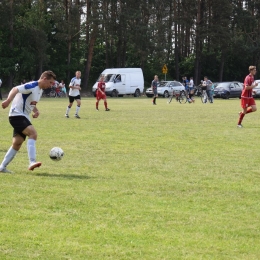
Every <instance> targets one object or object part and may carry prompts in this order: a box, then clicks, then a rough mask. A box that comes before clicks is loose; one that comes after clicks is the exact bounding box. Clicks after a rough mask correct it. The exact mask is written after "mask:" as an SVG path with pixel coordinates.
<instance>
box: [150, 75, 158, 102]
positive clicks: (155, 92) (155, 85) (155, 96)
mask: <svg viewBox="0 0 260 260" xmlns="http://www.w3.org/2000/svg"><path fill="white" fill-rule="evenodd" d="M157 86H158V76H157V75H155V76H154V80H153V81H152V84H151V88H152V91H153V105H156V98H157V97H158V93H157Z"/></svg>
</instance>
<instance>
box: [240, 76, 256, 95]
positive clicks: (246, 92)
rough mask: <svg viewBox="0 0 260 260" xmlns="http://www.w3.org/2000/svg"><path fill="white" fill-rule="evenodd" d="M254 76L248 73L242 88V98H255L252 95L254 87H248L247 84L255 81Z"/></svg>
mask: <svg viewBox="0 0 260 260" xmlns="http://www.w3.org/2000/svg"><path fill="white" fill-rule="evenodd" d="M254 81H255V80H254V76H252V75H251V74H249V75H247V76H246V78H245V81H244V87H243V90H242V94H241V97H242V98H253V96H252V92H253V90H252V89H246V86H251V85H252V84H253V83H254Z"/></svg>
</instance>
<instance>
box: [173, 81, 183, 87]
mask: <svg viewBox="0 0 260 260" xmlns="http://www.w3.org/2000/svg"><path fill="white" fill-rule="evenodd" d="M173 84H174V86H175V87H179V86H181V83H179V82H173Z"/></svg>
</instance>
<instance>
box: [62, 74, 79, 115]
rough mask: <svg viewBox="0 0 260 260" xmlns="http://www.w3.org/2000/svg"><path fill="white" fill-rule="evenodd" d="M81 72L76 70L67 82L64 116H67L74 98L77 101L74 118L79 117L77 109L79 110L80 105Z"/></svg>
mask: <svg viewBox="0 0 260 260" xmlns="http://www.w3.org/2000/svg"><path fill="white" fill-rule="evenodd" d="M80 77H81V72H80V71H76V77H74V78H72V79H71V81H70V84H69V88H70V91H69V105H68V107H67V110H66V114H65V117H67V118H69V112H70V109H71V107H72V105H73V102H74V100H76V101H77V107H76V112H75V117H76V118H80V117H79V110H80V105H81V98H80V90H81V87H80V84H81V79H80Z"/></svg>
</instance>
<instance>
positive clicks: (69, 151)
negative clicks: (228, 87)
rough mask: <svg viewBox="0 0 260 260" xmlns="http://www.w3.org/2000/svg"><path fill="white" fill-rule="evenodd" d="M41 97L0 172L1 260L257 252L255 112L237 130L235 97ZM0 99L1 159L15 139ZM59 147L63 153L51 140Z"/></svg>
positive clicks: (249, 255)
mask: <svg viewBox="0 0 260 260" xmlns="http://www.w3.org/2000/svg"><path fill="white" fill-rule="evenodd" d="M67 104H68V101H67V99H49V98H45V99H42V100H41V102H40V103H39V104H38V108H39V110H40V112H41V114H40V117H39V118H38V119H33V121H32V122H33V125H34V126H35V128H36V129H37V131H38V141H37V158H38V160H39V161H42V163H43V165H42V167H41V168H38V169H35V170H34V171H33V172H29V171H28V170H27V167H28V159H27V151H26V145H24V146H23V147H22V149H21V150H20V152H19V153H18V155H17V156H16V158H15V159H14V160H13V162H12V163H11V164H10V165H9V166H8V169H9V170H12V171H14V172H15V174H13V175H10V174H0V182H1V191H0V259H87V260H101V259H102V260H103V259H104V260H107V259H113V260H115V259H122V260H125V259H131V260H132V259H134V260H135V259H138V260H139V259H141V260H163V259H164V260H165V259H167V260H168V259H217V260H219V259H248V260H254V259H260V167H259V162H260V158H259V130H260V120H259V118H260V112H259V111H258V112H256V113H252V114H250V115H247V116H245V118H244V122H243V125H244V128H243V129H237V128H236V124H237V119H238V111H239V110H240V101H239V100H238V99H233V100H216V101H215V103H214V104H202V103H201V102H200V101H199V100H197V101H196V103H195V104H179V103H177V102H173V103H171V104H166V100H165V99H163V98H159V99H158V101H157V106H152V100H151V99H148V98H145V97H144V98H132V97H129V98H128V97H124V98H115V99H112V98H109V99H108V105H109V108H111V111H110V112H105V111H104V106H103V103H100V111H99V112H97V111H96V110H95V99H94V98H84V99H83V100H82V106H81V111H80V116H81V119H80V120H78V119H75V118H73V114H74V111H75V105H74V107H73V108H72V110H71V113H70V116H71V117H70V118H69V119H66V118H64V114H65V109H66V106H67ZM8 110H9V109H6V110H3V109H1V110H0V118H1V135H0V160H2V158H3V157H4V155H5V153H6V151H7V149H8V148H9V147H10V144H11V133H12V129H11V126H10V125H9V123H8ZM54 146H60V147H61V148H62V149H63V150H64V152H65V156H64V158H63V160H62V161H60V162H53V161H51V160H50V159H49V157H48V153H49V150H50V149H51V148H52V147H54Z"/></svg>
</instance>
